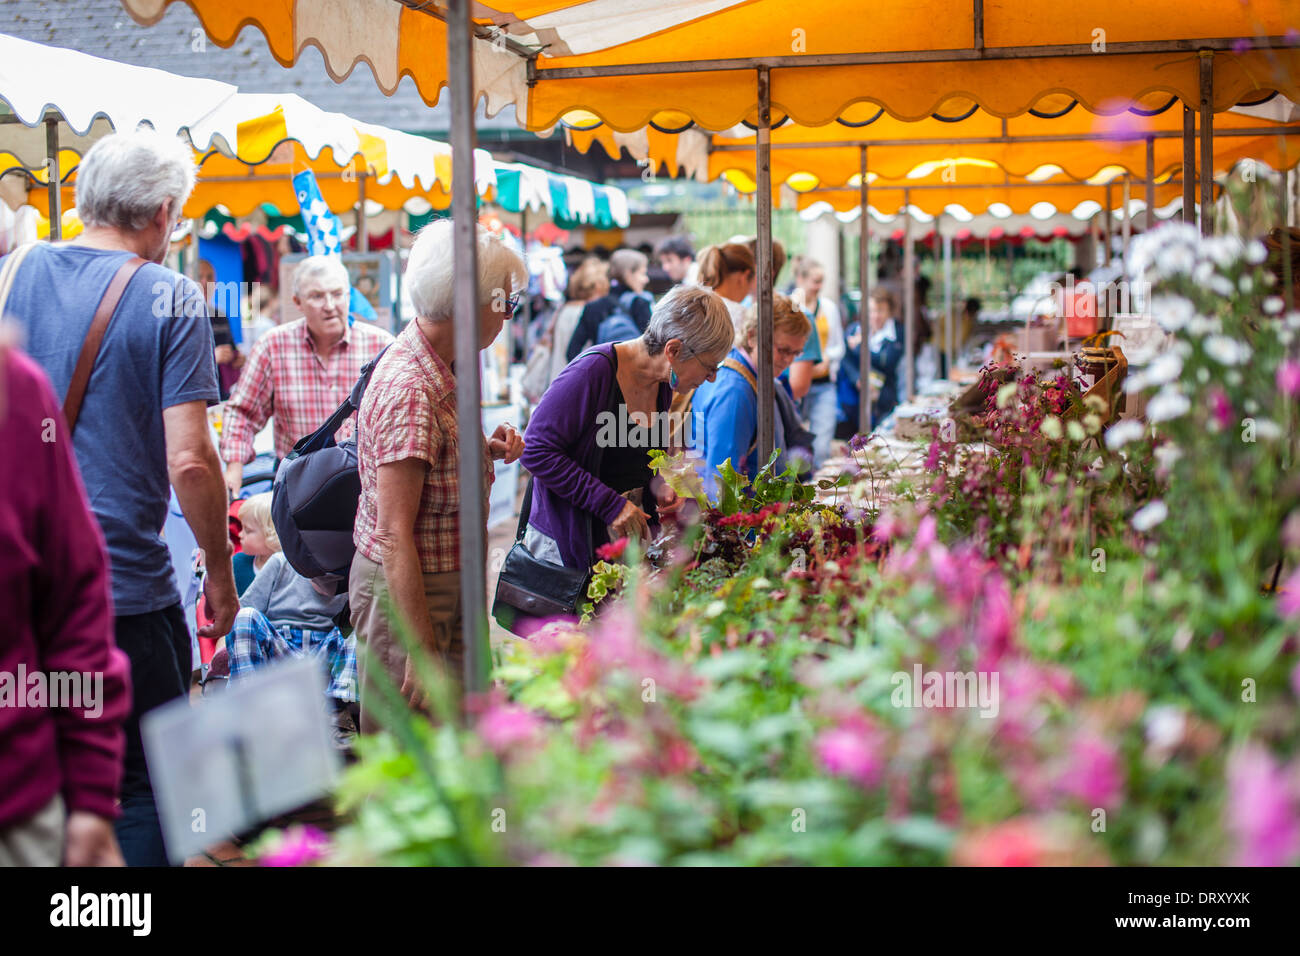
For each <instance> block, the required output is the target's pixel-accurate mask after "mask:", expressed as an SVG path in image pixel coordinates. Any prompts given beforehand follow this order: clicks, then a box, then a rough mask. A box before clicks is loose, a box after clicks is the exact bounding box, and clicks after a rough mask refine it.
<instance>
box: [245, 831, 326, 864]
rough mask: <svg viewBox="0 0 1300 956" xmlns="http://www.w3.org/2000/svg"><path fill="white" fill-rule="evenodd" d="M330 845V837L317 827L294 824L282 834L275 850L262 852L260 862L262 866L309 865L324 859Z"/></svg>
mask: <svg viewBox="0 0 1300 956" xmlns="http://www.w3.org/2000/svg"><path fill="white" fill-rule="evenodd" d="M329 845H330V840H329V837H328V836H326V835H325V833H324V832H323V831H321V830H318V829H316V827H313V826H293V827H290V828H289V829H288V830H286V831H285V832H284V833H283V834H282V835H281V838H280V842H279V843H278V844H276V846H275V848H274V849H273V850H271V851H270V852H269V853H263V854H262V856H261V858H260V859H259V861H258V862H260V863H261V864H262V866H307V865H309V864H312V863H315V862H317V861H318V860H323V859H324V858H325V854H326V851H328V850H329Z"/></svg>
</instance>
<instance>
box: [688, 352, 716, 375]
mask: <svg viewBox="0 0 1300 956" xmlns="http://www.w3.org/2000/svg"><path fill="white" fill-rule="evenodd" d="M691 358H693V359H695V361H697V362H699V363H700V365H702V366H703V367H704V370H705V371H706V372H708V373H709V375H710V376H713V375H717V374H718V369H720V368H722V363H721V362H719V363H718V364H717V365H710V364H709V363H708V362H706V361H704V359H702V358H700V356H699V354H698V353H696V352H692V353H691Z"/></svg>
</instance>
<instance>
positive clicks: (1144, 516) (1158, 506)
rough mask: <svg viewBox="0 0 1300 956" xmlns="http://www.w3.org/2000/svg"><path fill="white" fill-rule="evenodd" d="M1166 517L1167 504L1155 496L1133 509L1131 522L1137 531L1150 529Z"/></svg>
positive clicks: (1167, 514) (1167, 512)
mask: <svg viewBox="0 0 1300 956" xmlns="http://www.w3.org/2000/svg"><path fill="white" fill-rule="evenodd" d="M1168 517H1169V508H1168V506H1167V505H1165V503H1164V502H1163V501H1161V500H1160V499H1158V498H1157V499H1156V500H1155V501H1152V502H1149V503H1147V504H1145V505H1143V506H1142V507H1141V508H1139V509H1138V510H1137V511H1135V512H1134V513H1133V518H1132V522H1131V523H1132V525H1133V527H1134V528H1135V529H1137V530H1138V531H1150V530H1151V529H1152V528H1154V527H1155V526H1156V525H1158V524H1159V523H1160V522H1162V521H1164V520H1165V519H1166V518H1168Z"/></svg>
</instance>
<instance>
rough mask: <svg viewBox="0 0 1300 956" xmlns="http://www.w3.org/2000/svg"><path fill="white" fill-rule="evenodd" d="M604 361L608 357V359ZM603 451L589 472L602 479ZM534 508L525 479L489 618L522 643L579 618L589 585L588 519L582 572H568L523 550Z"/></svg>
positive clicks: (612, 385) (530, 487)
mask: <svg viewBox="0 0 1300 956" xmlns="http://www.w3.org/2000/svg"><path fill="white" fill-rule="evenodd" d="M607 358H608V357H607ZM610 364H611V365H613V366H614V377H613V378H611V379H610V387H609V391H608V393H607V394H606V396H605V402H604V404H603V405H602V406H601V407H602V408H606V409H607V408H609V406H610V404H611V403H612V402H613V400H614V388H615V386H616V385H617V376H618V364H617V361H614V360H611V362H610ZM603 454H604V450H603V449H602V448H601V447H600V445H599V444H597V446H596V454H595V459H594V461H592V462H590V463H589V467H588V470H589V471H590V472H591V473H592V474H593V475H595V474H599V473H600V461H601V458H602V457H603ZM532 506H533V479H532V478H529V479H528V489H527V490H526V491H525V492H524V501H523V506H522V508H521V510H520V512H519V527H518V529H517V530H516V531H515V543H514V546H513V547H512V548H511V549H510V553H509V554H507V555H506V560H505V563H504V564H503V565H502V566H501V574H500V576H499V577H498V578H497V591H496V596H495V598H494V599H493V601H492V616H493V617H494V618H496V621H497V623H498V624H500V625H501V626H502V627H504V628H505V629H506V630H507V631H510V632H511V633H512V634H518V635H519V636H521V637H526V636H527V634H528V632H530V631H531V630H535V629H536V628H537V627H538V626H539V625H540V624H541V623H542V621H544V620H546V619H548V618H557V617H569V618H577V617H579V616H581V611H580V610H579V608H581V607H582V605H583V604H584V603H585V602H586V600H587V585H588V584H589V583H590V582H591V567H590V561H591V557H592V554H593V547H592V528H591V526H592V515H591V512H589V511H584V512H583V514H584V515H585V519H586V522H587V560H588V566H587V567H585V568H568V567H565V566H564V565H562V564H552V563H551V562H550V561H543V560H542V559H541V558H538V557H536V556H535V555H534V554H533V553H532V552H531V551H529V550H528V548H527V547H525V546H524V532H525V531H526V530H527V528H528V518H529V516H530V514H531V513H532Z"/></svg>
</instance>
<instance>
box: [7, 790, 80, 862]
mask: <svg viewBox="0 0 1300 956" xmlns="http://www.w3.org/2000/svg"><path fill="white" fill-rule="evenodd" d="M66 823H67V815H66V814H65V813H64V812H63V797H62V796H60V795H59V794H57V793H56V794H55V795H54V796H53V797H51V798H50V802H49V803H47V804H46V805H45V806H43V807H42V808H41V809H40V810H37V811H36V813H34V814H33V815H32V816H31V817H29V818H28V819H26V820H24V821H23V822H22V823H17V824H14V825H13V826H11V827H6V828H5V829H3V830H0V866H59V865H60V864H61V863H62V862H63V836H64V828H65V825H66Z"/></svg>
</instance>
